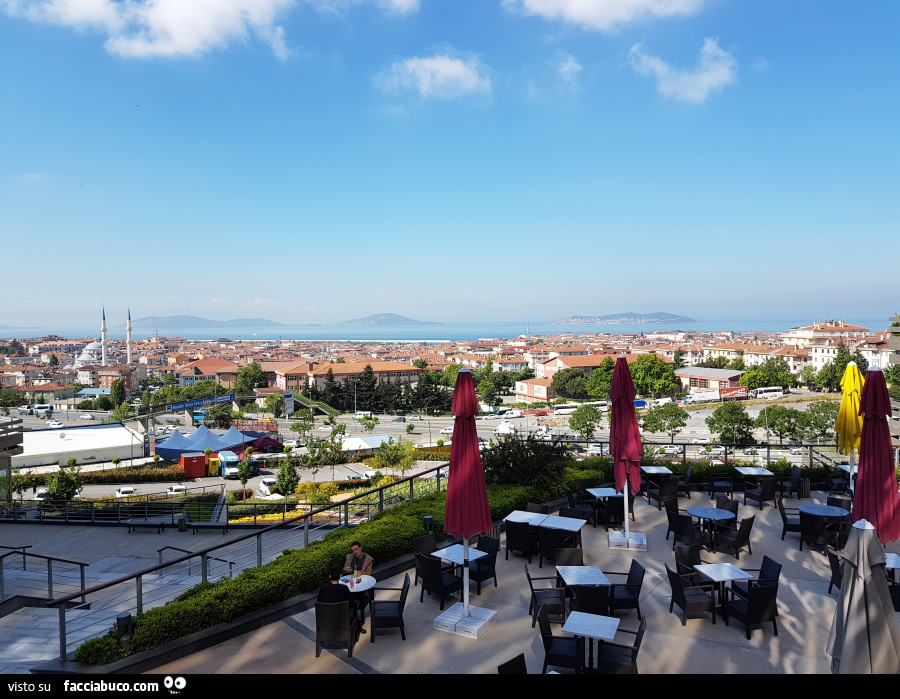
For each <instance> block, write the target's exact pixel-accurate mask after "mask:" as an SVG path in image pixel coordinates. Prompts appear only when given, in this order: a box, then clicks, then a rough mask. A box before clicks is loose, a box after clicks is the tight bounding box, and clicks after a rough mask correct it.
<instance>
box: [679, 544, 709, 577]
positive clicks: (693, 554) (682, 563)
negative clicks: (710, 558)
mask: <svg viewBox="0 0 900 699" xmlns="http://www.w3.org/2000/svg"><path fill="white" fill-rule="evenodd" d="M674 553H675V569H676V570H677V571H678V573H679V575H686V574H687V573H693V572H694V566H695V565H699V564H700V563H701V562H702V560H701V558H700V544H691V545H690V546H676V547H675V551H674Z"/></svg>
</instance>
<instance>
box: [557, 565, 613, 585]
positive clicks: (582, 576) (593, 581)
mask: <svg viewBox="0 0 900 699" xmlns="http://www.w3.org/2000/svg"><path fill="white" fill-rule="evenodd" d="M556 572H557V573H558V574H559V576H560V577H561V578H562V579H563V582H564V583H565V584H566V585H568V586H570V587H571V586H573V585H610V584H611V583H610V582H609V578H607V577H606V576H605V575H604V574H603V571H602V570H600V569H599V568H598V567H597V566H556Z"/></svg>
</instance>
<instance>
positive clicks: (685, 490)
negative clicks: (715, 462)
mask: <svg viewBox="0 0 900 699" xmlns="http://www.w3.org/2000/svg"><path fill="white" fill-rule="evenodd" d="M693 472H694V464H688V467H687V470H686V471H685V472H684V478H681V479H680V480H679V481H678V494H679V495H684V496H685V497H686V498H688V499H690V497H691V474H693Z"/></svg>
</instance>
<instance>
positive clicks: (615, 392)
mask: <svg viewBox="0 0 900 699" xmlns="http://www.w3.org/2000/svg"><path fill="white" fill-rule="evenodd" d="M609 396H610V400H611V401H612V407H611V418H612V420H611V424H610V427H609V451H610V454H612V458H613V468H614V469H615V477H616V490H617V491H618V490H622V488H624V487H625V484H626V482H630V483H631V494H632V495H637V492H638V490H640V488H641V457H642V456H643V455H644V447H643V445H642V444H641V434H640V432H639V431H638V424H637V414H636V413H635V411H634V396H635V391H634V381H632V379H631V371H630V370H629V368H628V362H627V361H625V355H619V357H618V358H617V359H616V366H615V369H613V378H612V388H611V389H610V392H609ZM622 498H623V500H624V511H625V540H626V542H627V541H628V535H629V532H628V493H623V494H622Z"/></svg>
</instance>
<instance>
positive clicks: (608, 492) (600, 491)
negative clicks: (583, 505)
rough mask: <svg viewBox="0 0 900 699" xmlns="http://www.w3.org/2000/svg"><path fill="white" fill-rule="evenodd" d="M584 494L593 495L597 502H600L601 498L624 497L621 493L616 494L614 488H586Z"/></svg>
mask: <svg viewBox="0 0 900 699" xmlns="http://www.w3.org/2000/svg"><path fill="white" fill-rule="evenodd" d="M584 492H586V493H588V494H589V495H593V496H594V497H595V498H597V499H598V500H602V499H603V498H615V497H619V498H621V497H624V496H623V495H622V493H619V492H616V489H615V488H588V489H587V490H585V491H584Z"/></svg>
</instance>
